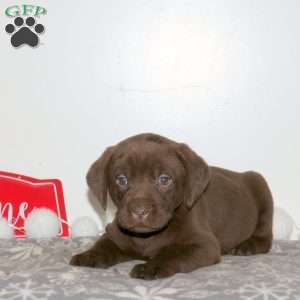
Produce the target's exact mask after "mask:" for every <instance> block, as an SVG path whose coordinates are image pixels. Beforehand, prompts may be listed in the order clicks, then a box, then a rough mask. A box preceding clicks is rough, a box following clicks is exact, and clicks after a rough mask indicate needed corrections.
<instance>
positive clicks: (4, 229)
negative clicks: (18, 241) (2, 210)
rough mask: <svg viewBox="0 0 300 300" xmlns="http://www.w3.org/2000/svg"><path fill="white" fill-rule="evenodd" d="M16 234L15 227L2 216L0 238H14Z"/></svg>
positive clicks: (0, 218)
mask: <svg viewBox="0 0 300 300" xmlns="http://www.w3.org/2000/svg"><path fill="white" fill-rule="evenodd" d="M14 236H15V233H14V229H13V228H12V227H11V226H9V224H8V222H7V220H6V219H4V218H2V217H0V239H12V238H14Z"/></svg>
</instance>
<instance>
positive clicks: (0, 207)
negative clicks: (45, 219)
mask: <svg viewBox="0 0 300 300" xmlns="http://www.w3.org/2000/svg"><path fill="white" fill-rule="evenodd" d="M28 206H29V204H28V203H27V202H25V201H24V202H21V204H20V206H19V208H17V211H18V214H17V217H16V218H14V217H13V215H14V209H16V208H14V206H13V205H12V203H9V202H6V203H5V204H3V203H2V202H1V201H0V216H1V217H3V216H4V215H5V212H7V221H8V223H9V224H11V225H12V226H13V228H14V229H18V230H22V229H23V227H20V228H18V227H17V226H16V225H17V223H18V222H19V220H20V218H21V219H23V221H25V219H26V217H25V212H26V210H27V208H28Z"/></svg>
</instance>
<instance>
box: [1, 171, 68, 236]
mask: <svg viewBox="0 0 300 300" xmlns="http://www.w3.org/2000/svg"><path fill="white" fill-rule="evenodd" d="M42 207H43V208H49V209H51V210H52V211H54V212H55V213H56V214H57V216H58V218H59V220H60V221H61V222H60V233H59V236H68V235H69V229H68V226H67V224H66V222H67V214H66V208H65V203H64V196H63V189H62V184H61V182H60V181H59V180H58V179H45V180H39V179H35V178H31V177H28V176H23V175H18V174H13V173H8V172H1V171H0V216H1V215H2V216H3V217H4V218H6V219H7V220H8V222H9V223H10V224H12V226H13V227H14V229H15V235H16V237H25V234H24V230H23V226H24V220H25V219H26V218H27V216H28V214H29V213H30V212H31V211H32V210H33V209H34V208H42Z"/></svg>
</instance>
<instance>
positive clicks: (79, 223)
mask: <svg viewBox="0 0 300 300" xmlns="http://www.w3.org/2000/svg"><path fill="white" fill-rule="evenodd" d="M71 234H72V237H80V236H97V235H98V234H99V229H98V226H97V224H96V222H95V221H94V220H93V219H92V218H90V217H80V218H78V219H76V220H75V222H74V223H73V224H72V226H71Z"/></svg>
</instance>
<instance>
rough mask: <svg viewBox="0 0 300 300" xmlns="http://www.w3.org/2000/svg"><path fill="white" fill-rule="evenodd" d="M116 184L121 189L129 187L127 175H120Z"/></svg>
mask: <svg viewBox="0 0 300 300" xmlns="http://www.w3.org/2000/svg"><path fill="white" fill-rule="evenodd" d="M116 183H117V185H119V186H120V187H122V188H125V187H127V185H128V179H127V177H126V176H125V175H123V174H122V175H118V176H117V178H116Z"/></svg>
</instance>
